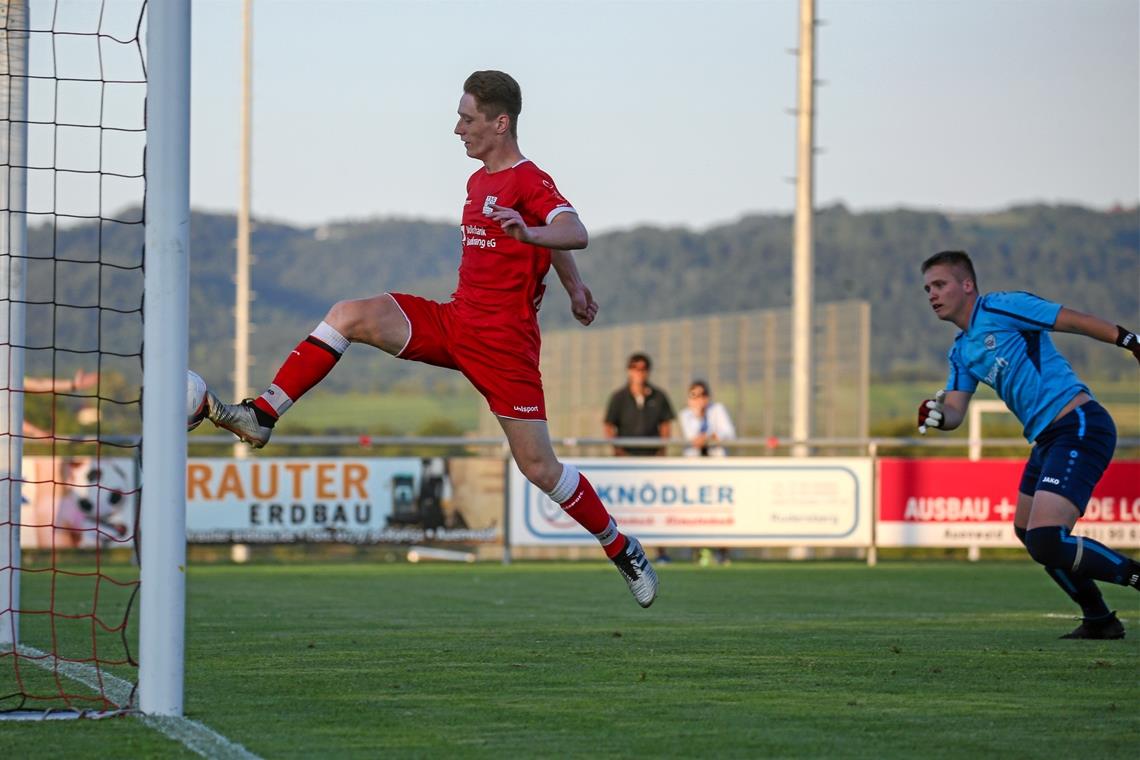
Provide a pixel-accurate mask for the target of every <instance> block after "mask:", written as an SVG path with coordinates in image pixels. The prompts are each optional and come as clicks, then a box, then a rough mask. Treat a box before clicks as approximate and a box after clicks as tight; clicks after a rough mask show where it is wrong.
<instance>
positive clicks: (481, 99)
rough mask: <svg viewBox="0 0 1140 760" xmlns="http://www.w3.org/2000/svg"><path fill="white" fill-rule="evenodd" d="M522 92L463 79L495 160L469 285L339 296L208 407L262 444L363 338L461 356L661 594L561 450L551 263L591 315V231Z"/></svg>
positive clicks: (563, 491)
mask: <svg viewBox="0 0 1140 760" xmlns="http://www.w3.org/2000/svg"><path fill="white" fill-rule="evenodd" d="M521 110H522V93H521V91H520V89H519V86H518V83H517V82H515V80H514V79H513V78H511V77H510V76H509V75H507V74H504V73H503V72H501V71H476V72H475V73H474V74H472V75H471V76H469V77H468V78H467V81H466V82H464V83H463V96H462V97H461V98H460V100H459V121H458V123H457V124H456V125H455V134H457V135H458V136H459V138H460V139H461V140H462V141H463V146H464V147H465V148H466V149H467V155H468V156H470V157H471V158H474V159H477V160H479V161H482V162H483V167H482V168H480V169H478V170H477V171H476V172H475V173H474V174H472V175H471V178H470V179H469V180H468V181H467V199H466V201H465V202H464V206H463V224H462V225H461V235H462V240H463V257H462V260H461V262H460V265H459V285H458V287H457V288H456V290H455V292H454V293H453V294H452V296H451V300H450V301H447V302H446V303H438V302H436V301H429V300H427V299H425V298H420V297H418V296H413V295H407V294H404V293H384V294H381V295H378V296H373V297H371V298H363V299H359V300H352V301H341V302H339V303H337V304H335V305H334V306H333V307H332V308H331V309H330V310H329V312H328V314H327V315H326V316H325V318H324V320H323V321H322V322H321V323H320V324H319V325H317V327H316V329H314V330H313V332H312V333H311V334H310V335H309V336H308V337H307V338H305V340H303V341H301V343H300V344H298V346H297V347H296V348H295V349H294V350H293V352H292V353H291V354H290V355H289V356H288V357H287V358H286V359H285V362H284V363H283V364H282V365H281V367H280V369H278V371H277V374H276V376H274V378H273V382H272V384H270V386H269V387H268V388H267V389H266V390H265V392H264V393H262V394H261V395H260V396H259V397H258V398H256V399H247V400H245V401H243V402H241V403H239V404H223V403H221V402H220V401H219V400H218V398H217V397H216V396H214V395H213V393H209V394H208V395H207V400H208V407H209V419H210V420H211V421H212V422H213V423H214V424H215V425H217V426H218V427H221V428H224V429H226V430H229V431H230V432H232V433H233V434H234V435H236V436H237V437H238V438H240V439H241V440H243V441H246V442H247V443H249V444H250V445H251V446H253V447H254V448H261V447H262V446H264V445H265V444H266V443H267V442H268V441H269V437H270V435H271V433H272V430H273V426H274V425H275V424H276V422H277V419H278V418H279V417H280V416H281V415H282V414H284V413H285V412H286V411H288V409H289V407H290V406H292V405H293V403H294V402H295V401H297V399H299V398H300V397H301V396H302V395H303V394H304V393H305V392H306V391H308V390H309V389H310V388H312V387H313V386H315V385H316V384H317V383H319V382H320V381H321V380H322V379H324V377H325V376H326V375H327V374H328V373H329V371H330V370H331V369H332V368H333V365H334V364H336V362H337V360H339V359H340V357H341V355H342V354H343V353H344V351H345V350H346V349H347V348H348V346H349V344H351V343H365V344H367V345H370V346H375V347H376V348H379V349H381V350H383V351H387V352H388V353H390V354H392V355H393V356H396V357H399V358H401V359H411V360H414V361H420V362H425V363H427V364H435V365H437V366H440V367H448V368H450V369H456V370H459V371H460V372H462V373H463V375H464V376H465V377H467V379H468V380H470V381H471V383H472V385H474V386H475V388H476V389H477V390H478V391H479V392H480V393H481V394H483V397H484V398H486V399H487V404H488V406H489V407H490V409H491V412H492V413H494V414H495V416H496V417H497V418H498V420H499V424H500V425H501V426H502V428H503V432H504V433H505V434H506V437H507V441H508V443H509V444H510V447H511V454H512V455H513V456H514V459H515V462H516V463H517V464H518V466H519V470H521V471H522V473H523V475H525V476H526V478H527V479H528V480H530V482H532V483H534V484H535V485H536V486H538V487H539V488H541V489H542V490H543V491H544V492H545V493H546V494H547V495H548V496H550V498H551V499H552V500H553V501H555V502H556V503H558V504H560V505H562V508H563V509H564V510H565V511H566V514H568V515H569V516H570V517H572V518H574V520H576V521H577V522H578V523H579V524H580V525H581V526H582V527H584V528H585V529H586V530H588V531H590V533H592V534H594V536H595V537H596V538H597V539H598V541H599V542H600V543H601V545H602V548H603V549H604V550H605V552H606V556H608V557H609V558H610V559H611V560H613V562H614V564H615V565H616V566H617V568H618V570H620V571H621V574H622V576H623V577H624V578H625V580H626V582H627V583H628V584H629V588H630V591H632V592H633V595H634V597H635V598H636V599H637V602H638V604H640V605H641V606H642V607H648V606H649V605H650V604H652V603H653V600H654V598H655V597H656V596H657V574H656V572H654V570H653V566H652V565H651V564H650V563H649V560H648V559H647V558H646V556H645V552H644V551H643V550H642V548H641V544H640V542H638V540H637V539H636V538H634V537H633V536H627V535H624V534H622V533H621V531H619V530H618V528H617V525H616V524H615V522H614V520H613V518H612V517H611V516H610V514H609V512H608V511H606V508H605V506H604V505H603V504H602V502H601V500H600V499H599V498H598V496H597V494H596V493H595V492H594V488H593V486H591V485H590V482H589V481H588V480H586V478H585V477H584V476H583V475H581V474H580V473H579V472H578V470H577V469H575V468H574V466H573V465H568V464H562V463H561V462H559V461H558V458H557V457H556V456H555V454H554V448H553V447H552V446H551V443H550V433H549V431H548V430H547V425H546V403H545V401H544V398H543V393H542V378H541V375H540V374H539V370H538V359H539V345H540V339H539V330H538V307H539V304H540V303H541V301H542V294H543V291H544V289H545V286H544V285H543V279H544V277H545V276H546V273H547V271H548V270H549V269H550V267H551V265H553V266H554V270H555V272H557V274H558V278H559V280H560V281H561V282H562V285H563V287H565V288H566V292H567V294H568V295H569V297H570V309H571V311H572V312H573V314H574V317H575V318H576V319H577V320H578V321H579V322H580V323H582V324H583V325H589V324H590V323H591V322H593V321H594V317H595V316H596V315H597V313H598V304H597V303H596V302H595V301H594V298H593V295H592V294H591V293H590V289H589V288H588V287H586V285H585V283H584V282H582V278H581V276H580V275H579V274H578V268H577V266H576V265H575V263H574V258H573V254H572V251H574V250H577V249H581V248H585V247H586V245H587V243H588V242H589V236H588V234H587V232H586V228H585V227H584V226H583V225H582V222H581V220H580V219H579V218H578V213H577V211H575V210H574V207H573V206H571V205H570V202H569V201H567V200H566V198H564V197H563V196H562V194H561V193H559V192H558V188H557V187H555V185H554V181H553V180H551V178H550V176H549V175H548V174H546V173H545V172H544V171H542V170H541V169H539V168H538V167H537V166H535V165H534V164H533V163H532V162H531V161H529V160H528V159H527V158H525V157H524V156H523V154H522V153H521V152H520V150H519V146H518V118H519V113H520V111H521Z"/></svg>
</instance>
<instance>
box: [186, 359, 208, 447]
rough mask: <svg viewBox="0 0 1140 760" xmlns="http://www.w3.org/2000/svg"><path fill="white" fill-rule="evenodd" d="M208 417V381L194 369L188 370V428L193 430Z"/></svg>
mask: <svg viewBox="0 0 1140 760" xmlns="http://www.w3.org/2000/svg"><path fill="white" fill-rule="evenodd" d="M204 419H206V381H205V380H203V379H202V377H201V375H199V374H198V373H197V372H195V371H193V370H187V371H186V430H187V432H189V431H191V430H193V429H194V428H196V427H198V426H199V425H201V424H202V420H204Z"/></svg>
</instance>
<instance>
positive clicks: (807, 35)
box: [792, 0, 815, 456]
mask: <svg viewBox="0 0 1140 760" xmlns="http://www.w3.org/2000/svg"><path fill="white" fill-rule="evenodd" d="M799 44H800V47H799V85H798V91H799V95H798V102H797V107H796V111H797V113H796V217H795V230H794V235H795V238H794V239H795V242H794V244H793V254H792V440H793V441H797V442H798V443H796V444H794V445H793V447H792V453H793V454H794V455H795V456H807V454H808V453H810V450H809V448H808V446H807V444H806V443H803V441H806V440H807V439H809V438H810V437H811V397H812V311H813V309H812V306H813V300H814V296H813V294H812V290H813V267H814V264H813V242H812V223H813V220H812V214H813V206H814V203H815V197H814V192H815V191H814V181H815V0H800V39H799Z"/></svg>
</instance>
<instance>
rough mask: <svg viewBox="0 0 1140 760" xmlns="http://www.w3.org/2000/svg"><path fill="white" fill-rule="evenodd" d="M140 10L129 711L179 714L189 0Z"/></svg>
mask: <svg viewBox="0 0 1140 760" xmlns="http://www.w3.org/2000/svg"><path fill="white" fill-rule="evenodd" d="M147 13H148V19H147V45H146V49H147V106H146V112H147V113H146V118H147V160H146V259H145V262H146V279H145V283H144V286H145V289H146V300H145V312H144V324H143V342H144V345H145V348H146V350H144V354H143V376H144V378H145V384H146V403H145V404H144V405H143V440H144V441H146V452H145V454H144V458H143V477H142V484H143V489H142V512H141V515H142V516H141V520H140V522H141V526H140V541H141V544H142V547H141V548H142V589H141V595H142V603H141V607H140V618H139V709H140V710H141V711H142V712H143V713H146V714H148V715H165V716H180V715H182V700H183V661H184V652H185V636H186V428H185V424H186V423H185V416H186V412H185V407H186V397H185V387H186V370H187V351H188V347H189V338H188V335H189V316H188V314H189V286H188V281H189V274H190V0H162V2H158V3H150V4H149V8H148V11H147Z"/></svg>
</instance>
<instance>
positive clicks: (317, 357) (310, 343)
mask: <svg viewBox="0 0 1140 760" xmlns="http://www.w3.org/2000/svg"><path fill="white" fill-rule="evenodd" d="M321 328H327V329H326V332H329V330H331V332H332V335H319V336H318V333H319V332H320V329H321ZM323 338H326V340H323ZM327 338H333V340H332V341H331V342H329V341H328V340H327ZM336 338H340V340H339V341H337V340H336ZM331 343H335V344H337V345H332V344H331ZM341 345H343V346H344V348H348V341H347V340H345V338H343V337H341V336H340V334H339V333H335V330H332V328H329V327H327V326H326V325H325V324H324V322H321V324H320V326H319V327H318V328H317V330H314V334H312V335H310V336H309V337H307V338H304V340H303V341H301V342H300V343H298V345H296V348H295V349H293V351H292V353H290V354H288V357H287V358H286V359H285V361H284V363H282V366H280V368H279V369H278V370H277V374H276V375H275V376H274V382H272V384H270V386H269V387H268V389H266V392H264V393H262V394H261V395H260V397H258V398H257V399H254V400H253V404H254V406H255V407H257V408H258V409H260V410H261V411H263V412H266V414H268V415H270V416H271V417H274V418H277V417H280V416H282V415H283V414H285V412H286V411H287V410H288V408H290V407H292V406H293V402H294V401H296V400H298V399H300V398H301V397H302V395H304V394H306V392H308V391H309V390H310V389H311V387H314V386H315V385H316V384H317V383H319V382H320V381H323V379H325V376H326V375H328V373H329V371H331V370H332V369H333V367H334V366H336V362H337V360H340V358H341V354H342V353H344V348H341V349H340V350H337V348H340V346H341Z"/></svg>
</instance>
